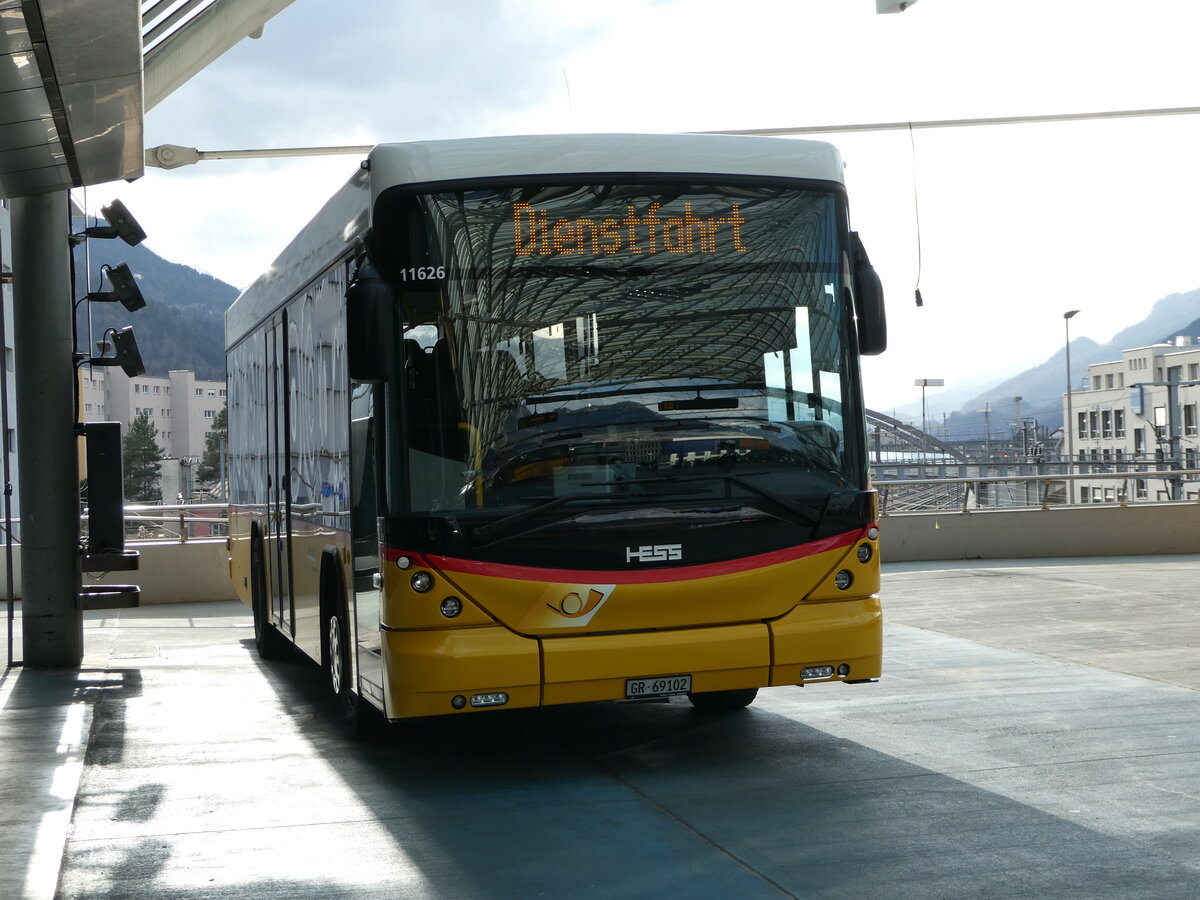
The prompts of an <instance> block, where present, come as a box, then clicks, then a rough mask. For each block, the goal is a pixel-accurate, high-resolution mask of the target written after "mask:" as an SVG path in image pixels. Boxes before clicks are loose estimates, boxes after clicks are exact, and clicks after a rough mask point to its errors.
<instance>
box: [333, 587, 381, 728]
mask: <svg viewBox="0 0 1200 900" xmlns="http://www.w3.org/2000/svg"><path fill="white" fill-rule="evenodd" d="M326 585H327V586H328V590H327V599H326V602H325V603H324V604H322V606H323V609H324V614H323V618H324V622H325V627H324V630H325V641H324V643H325V673H326V675H327V676H328V678H329V687H330V689H331V690H332V691H333V695H334V696H335V697H337V701H338V706H339V708H340V709H341V712H342V717H343V718H344V720H345V723H346V730H347V731H348V732H349V733H350V736H351V737H352V738H355V739H356V740H364V739H366V738H368V737H370V736H371V735H372V733H373V731H374V729H373V725H374V717H373V715H372V713H373V712H374V709H373V708H371V706H370V704H368V703H367V702H366V701H365V700H363V699H362V698H361V697H360V696H359V695H358V692H357V691H356V690H354V683H353V682H354V674H353V673H354V670H353V668H352V667H351V663H350V659H351V656H350V654H351V647H352V644H353V639H352V637H351V633H350V627H349V626H350V619H349V616H348V614H347V609H346V597H345V592H344V591H343V590H342V589H341V583H340V579H339V578H338V576H337V574H335V573H333V572H331V573H330V574H329V575H328V576H327V581H326Z"/></svg>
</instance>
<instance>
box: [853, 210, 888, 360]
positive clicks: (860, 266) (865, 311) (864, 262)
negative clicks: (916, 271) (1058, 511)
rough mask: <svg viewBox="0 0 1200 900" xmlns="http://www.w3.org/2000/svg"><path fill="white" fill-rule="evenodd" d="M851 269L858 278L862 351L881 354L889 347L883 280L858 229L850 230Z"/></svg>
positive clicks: (857, 296)
mask: <svg viewBox="0 0 1200 900" xmlns="http://www.w3.org/2000/svg"><path fill="white" fill-rule="evenodd" d="M850 239H851V244H850V252H851V257H852V261H851V269H852V274H853V278H854V299H855V310H854V312H855V315H856V317H857V320H858V352H859V353H861V354H862V355H863V356H877V355H879V354H880V353H882V352H883V351H884V350H886V349H887V313H886V312H885V310H884V306H883V282H882V281H880V280H879V273H877V272H876V271H875V267H874V266H872V265H871V260H870V259H869V258H868V257H867V250H866V248H865V247H864V246H863V242H862V240H861V239H860V238H859V236H858V232H857V231H852V232H851V233H850Z"/></svg>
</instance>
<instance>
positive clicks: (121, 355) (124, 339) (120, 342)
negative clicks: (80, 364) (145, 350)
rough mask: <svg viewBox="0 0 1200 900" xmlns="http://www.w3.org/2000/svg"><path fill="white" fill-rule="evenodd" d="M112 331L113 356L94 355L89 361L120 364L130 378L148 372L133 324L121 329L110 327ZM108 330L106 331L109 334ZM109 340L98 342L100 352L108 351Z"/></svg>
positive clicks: (111, 364)
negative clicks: (134, 333) (134, 334)
mask: <svg viewBox="0 0 1200 900" xmlns="http://www.w3.org/2000/svg"><path fill="white" fill-rule="evenodd" d="M108 332H112V346H113V351H114V352H113V355H112V356H93V357H92V358H91V359H90V360H88V362H90V363H91V364H92V365H93V366H120V367H121V369H122V370H123V371H124V372H125V374H126V375H128V376H129V377H130V378H136V377H137V376H138V375H145V374H146V365H145V363H143V362H142V354H141V352H140V351H139V350H138V345H137V339H136V338H135V337H134V336H133V326H132V325H126V326H125V327H124V328H122V329H120V330H119V331H118V330H117V329H115V328H110V329H109V330H108ZM108 332H105V334H106V335H107V334H108ZM107 343H108V342H107V341H99V342H97V346H98V347H100V348H101V349H100V352H101V353H104V352H106V351H107V349H108V348H107Z"/></svg>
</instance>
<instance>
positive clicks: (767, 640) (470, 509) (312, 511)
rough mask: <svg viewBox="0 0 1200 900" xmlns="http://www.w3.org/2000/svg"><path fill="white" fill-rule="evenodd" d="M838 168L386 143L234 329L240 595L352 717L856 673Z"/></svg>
mask: <svg viewBox="0 0 1200 900" xmlns="http://www.w3.org/2000/svg"><path fill="white" fill-rule="evenodd" d="M842 168H843V166H842V161H841V158H840V155H839V153H838V151H837V150H836V149H835V148H834V147H832V146H830V145H828V144H825V143H820V142H812V141H799V140H790V139H779V138H765V137H762V138H760V137H739V136H731V135H623V134H601V135H547V136H525V137H493V138H479V139H461V140H445V141H428V142H413V143H397V144H384V145H379V146H377V147H375V148H374V149H373V150H372V151H371V152H370V154H369V155H368V157H367V158H366V159H365V160H364V161H363V162H362V163H361V166H360V168H359V169H358V171H357V172H356V173H355V175H354V176H353V177H352V178H351V179H350V180H349V182H348V183H347V184H346V185H345V187H343V188H342V189H341V190H340V191H339V192H338V193H336V194H335V195H334V196H333V197H332V198H331V199H330V200H329V201H328V202H327V203H326V205H325V206H324V207H323V208H322V209H321V210H320V212H319V213H318V214H317V215H316V217H315V218H314V219H313V220H312V221H311V222H310V223H309V224H308V225H306V226H305V227H304V228H303V229H302V230H301V231H300V233H299V234H298V235H297V236H296V237H295V238H294V239H293V240H292V241H291V243H290V244H289V245H288V246H287V247H286V248H285V249H284V250H283V252H282V253H281V255H280V256H279V257H278V259H277V260H276V261H275V263H274V264H273V265H272V266H271V268H270V269H269V270H268V271H267V272H265V273H264V274H263V275H262V276H260V277H259V278H258V279H257V280H256V281H255V282H254V283H253V284H252V285H251V286H250V287H249V288H248V289H247V290H246V291H245V292H244V293H243V294H242V295H241V296H240V297H239V298H238V299H237V300H236V301H235V302H234V303H233V305H232V306H231V307H230V309H229V310H228V312H227V315H226V347H227V375H228V390H229V395H228V397H229V399H228V403H229V406H228V410H229V415H228V428H229V453H230V467H229V473H230V489H231V494H230V508H229V522H230V538H229V547H230V560H229V566H230V577H231V578H232V580H233V583H234V585H235V587H236V589H237V592H238V595H239V596H240V598H241V599H242V600H243V602H245V603H246V604H247V605H248V606H249V607H250V610H251V612H252V615H253V621H254V636H255V644H256V646H257V649H258V652H259V653H260V654H261V656H262V657H264V658H268V659H269V658H273V657H279V656H281V655H285V654H291V653H293V652H295V651H296V650H299V651H300V652H301V653H303V654H304V655H306V656H308V657H310V658H311V659H312V660H313V661H314V662H316V663H318V664H319V665H321V666H323V667H324V669H325V670H326V672H327V676H328V683H329V686H330V688H331V689H332V691H333V692H334V694H336V695H337V697H338V698H340V701H341V704H340V705H341V709H342V710H343V711H344V713H345V717H346V722H347V725H348V726H349V728H350V730H351V731H352V732H358V731H360V730H361V729H363V728H364V727H365V725H364V723H365V722H367V721H369V720H372V719H373V720H375V721H378V720H379V719H380V717H383V718H386V719H387V720H393V721H394V720H400V719H407V718H411V717H424V716H437V715H454V714H459V715H466V714H472V713H480V712H485V711H489V710H496V709H512V708H522V707H540V706H548V705H554V704H568V703H582V702H590V701H605V700H608V701H646V700H653V701H659V702H662V701H664V700H669V699H670V698H673V697H683V696H686V697H687V698H688V699H689V700H690V701H691V703H692V704H694V705H695V706H696V707H699V708H703V709H736V708H739V707H743V706H745V705H747V704H749V703H750V702H752V701H753V699H754V698H755V696H756V693H757V691H758V689H759V688H763V687H768V686H774V685H809V684H814V683H836V682H841V683H848V684H855V683H863V682H869V681H872V680H874V679H876V678H877V677H878V676H879V674H880V660H881V645H882V618H881V610H880V602H879V551H878V536H879V530H878V521H877V518H878V515H877V502H876V495H875V492H874V491H873V490H872V489H871V486H870V484H869V480H868V470H867V452H866V440H865V424H864V423H865V415H864V408H863V400H862V390H861V378H860V373H859V356H860V355H861V354H874V353H879V352H881V351H882V350H883V349H884V348H885V346H886V340H887V338H886V322H885V316H884V311H883V296H882V289H881V286H880V280H879V278H878V276H877V275H876V273H875V270H874V269H873V268H872V266H871V264H870V261H869V259H868V258H867V254H866V252H865V250H864V248H863V244H862V242H861V241H860V240H859V238H858V235H857V233H856V232H854V231H852V230H851V228H850V223H849V217H848V207H847V201H846V194H845V188H844V183H843V177H842Z"/></svg>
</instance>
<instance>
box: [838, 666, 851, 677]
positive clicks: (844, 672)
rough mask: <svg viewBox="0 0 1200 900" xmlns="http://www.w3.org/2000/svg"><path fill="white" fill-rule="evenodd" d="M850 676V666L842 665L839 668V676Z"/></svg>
mask: <svg viewBox="0 0 1200 900" xmlns="http://www.w3.org/2000/svg"><path fill="white" fill-rule="evenodd" d="M849 674H850V665H849V664H848V663H842V664H841V665H840V666H838V676H839V677H841V678H845V677H846V676H847V675H849Z"/></svg>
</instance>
